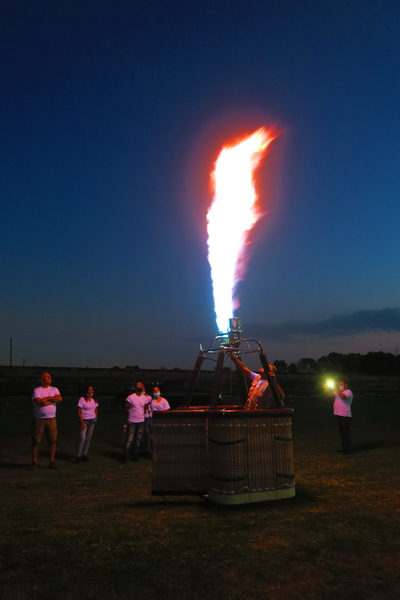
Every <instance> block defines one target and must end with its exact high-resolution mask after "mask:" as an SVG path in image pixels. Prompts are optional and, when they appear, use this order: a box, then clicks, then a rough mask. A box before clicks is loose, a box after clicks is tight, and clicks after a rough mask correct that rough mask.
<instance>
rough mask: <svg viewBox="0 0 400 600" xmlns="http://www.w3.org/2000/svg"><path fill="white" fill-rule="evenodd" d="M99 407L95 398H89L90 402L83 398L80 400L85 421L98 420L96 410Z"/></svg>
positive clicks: (79, 405) (79, 403) (79, 404)
mask: <svg viewBox="0 0 400 600" xmlns="http://www.w3.org/2000/svg"><path fill="white" fill-rule="evenodd" d="M98 405H99V404H98V402H96V400H95V399H94V398H89V400H87V401H86V400H85V398H84V397H83V396H82V398H79V400H78V407H79V408H81V409H82V419H83V420H84V421H85V420H89V419H96V418H97V417H96V408H97V407H98Z"/></svg>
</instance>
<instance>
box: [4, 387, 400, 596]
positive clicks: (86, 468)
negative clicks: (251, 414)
mask: <svg viewBox="0 0 400 600" xmlns="http://www.w3.org/2000/svg"><path fill="white" fill-rule="evenodd" d="M99 401H100V418H99V422H98V424H97V426H96V429H95V432H94V437H93V442H92V446H91V451H90V456H89V458H90V462H89V463H88V464H80V465H79V466H78V465H75V464H74V456H75V453H76V443H77V429H78V428H77V421H76V416H75V410H76V408H75V405H76V398H68V397H67V398H64V402H63V403H62V405H60V407H59V410H58V424H59V442H58V447H57V457H56V460H57V464H58V470H57V471H51V470H49V469H48V468H47V464H48V457H47V452H46V445H45V442H44V441H43V442H42V444H41V450H40V457H39V467H38V468H37V470H36V471H35V472H31V471H29V470H28V467H29V464H30V455H29V446H30V437H29V429H30V423H31V403H30V401H29V400H28V399H26V398H10V399H7V398H2V399H1V400H0V433H1V438H0V439H1V442H0V469H1V475H0V476H1V483H0V488H1V503H0V511H1V525H0V544H1V550H0V552H1V554H0V560H1V569H0V590H1V592H0V595H1V598H2V599H4V600H9V599H10V600H28V599H29V600H36V599H39V598H51V599H52V600H57V599H60V600H76V599H82V600H86V599H89V598H93V599H97V600H103V599H104V600H108V599H110V600H111V599H114V598H115V599H119V600H128V599H132V598H138V599H140V600H147V599H153V600H154V599H156V598H159V599H171V600H172V598H174V599H177V598H184V599H186V598H187V599H189V598H190V599H192V600H197V599H211V598H213V599H214V598H215V599H220V600H228V599H230V600H236V599H238V600H239V599H241V600H243V599H253V598H254V599H255V598H266V599H271V600H276V599H278V598H279V599H283V598H285V600H290V599H295V598H299V599H332V600H338V599H339V600H346V599H349V600H350V599H351V600H367V599H368V600H369V599H371V600H378V599H385V600H390V599H393V600H394V599H396V600H397V599H398V598H399V597H400V582H399V564H400V468H399V462H400V461H399V450H400V439H399V423H400V399H397V400H396V399H395V398H392V399H385V400H379V398H376V397H374V398H363V399H359V400H358V399H357V397H356V398H355V401H354V405H353V406H354V411H353V413H354V419H353V422H354V423H353V437H354V446H355V454H353V455H351V456H343V455H341V454H338V453H336V450H337V449H338V448H339V446H340V444H339V438H338V434H337V431H336V423H335V421H334V419H333V416H332V411H331V402H330V401H329V400H326V399H318V398H311V399H308V400H306V399H304V400H301V399H298V400H294V401H293V403H292V404H291V406H293V408H294V409H295V413H294V417H293V437H294V457H295V474H296V497H295V498H292V499H287V500H281V501H275V502H269V503H263V504H253V505H243V506H238V507H229V506H228V507H227V506H220V505H216V504H212V503H211V502H209V501H208V500H207V499H205V498H202V497H192V496H181V497H175V496H168V497H152V496H151V494H150V490H151V461H149V460H141V461H140V462H139V463H133V462H129V463H128V464H127V465H122V464H121V463H120V458H121V456H122V447H123V442H124V437H123V431H122V426H123V423H124V415H123V413H122V412H121V410H120V408H119V406H118V405H117V404H116V403H115V402H114V401H113V400H112V399H110V398H100V399H99Z"/></svg>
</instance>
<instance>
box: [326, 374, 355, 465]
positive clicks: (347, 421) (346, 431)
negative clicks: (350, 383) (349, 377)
mask: <svg viewBox="0 0 400 600" xmlns="http://www.w3.org/2000/svg"><path fill="white" fill-rule="evenodd" d="M328 393H330V394H331V395H332V396H333V397H334V400H333V414H334V415H335V416H336V419H337V422H338V426H339V433H340V436H341V438H342V450H341V452H344V453H345V454H351V452H352V449H351V421H352V414H351V403H352V402H353V392H351V391H350V390H349V389H348V387H347V383H346V381H339V385H338V388H334V389H333V390H332V391H329V392H328Z"/></svg>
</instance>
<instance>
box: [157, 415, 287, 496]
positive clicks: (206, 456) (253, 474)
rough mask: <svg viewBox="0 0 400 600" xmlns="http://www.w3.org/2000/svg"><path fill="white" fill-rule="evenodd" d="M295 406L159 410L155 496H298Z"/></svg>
mask: <svg viewBox="0 0 400 600" xmlns="http://www.w3.org/2000/svg"><path fill="white" fill-rule="evenodd" d="M292 412H293V410H292V409H290V408H285V409H279V410H255V411H245V410H226V409H221V410H182V411H167V412H164V413H154V417H155V418H154V428H153V479H152V493H153V494H190V493H192V494H193V493H194V494H199V493H200V494H208V497H209V498H210V499H211V500H213V501H214V502H218V503H220V504H243V503H248V502H262V501H265V500H278V499H281V498H290V497H293V496H294V495H295V483H294V474H293V451H292V432H291V416H292Z"/></svg>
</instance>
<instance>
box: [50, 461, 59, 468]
mask: <svg viewBox="0 0 400 600" xmlns="http://www.w3.org/2000/svg"><path fill="white" fill-rule="evenodd" d="M49 469H57V465H56V463H55V462H54V460H52V461H51V463H50V464H49Z"/></svg>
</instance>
